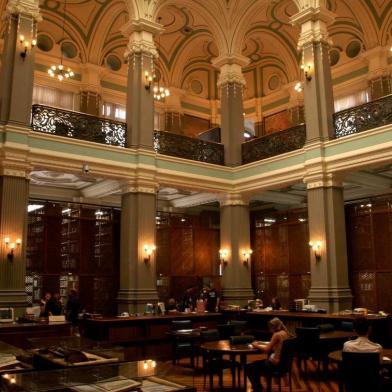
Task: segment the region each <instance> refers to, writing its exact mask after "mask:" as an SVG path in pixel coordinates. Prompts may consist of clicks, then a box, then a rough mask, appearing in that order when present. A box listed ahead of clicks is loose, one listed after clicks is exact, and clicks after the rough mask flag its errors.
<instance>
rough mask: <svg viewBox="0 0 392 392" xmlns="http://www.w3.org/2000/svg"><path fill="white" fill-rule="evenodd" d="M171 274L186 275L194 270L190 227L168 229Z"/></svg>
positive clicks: (191, 273)
mask: <svg viewBox="0 0 392 392" xmlns="http://www.w3.org/2000/svg"><path fill="white" fill-rule="evenodd" d="M170 244H171V245H170V250H171V252H170V253H171V260H170V261H171V275H177V276H188V275H193V274H194V272H195V265H194V257H193V230H192V228H187V227H184V228H178V227H173V228H172V229H171V231H170Z"/></svg>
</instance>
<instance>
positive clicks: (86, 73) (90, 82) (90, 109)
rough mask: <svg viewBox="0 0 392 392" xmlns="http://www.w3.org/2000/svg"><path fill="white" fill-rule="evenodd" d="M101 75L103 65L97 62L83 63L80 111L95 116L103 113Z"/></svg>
mask: <svg viewBox="0 0 392 392" xmlns="http://www.w3.org/2000/svg"><path fill="white" fill-rule="evenodd" d="M101 76H102V67H99V66H98V65H95V64H83V67H82V85H81V92H80V94H79V98H80V111H81V112H83V113H87V114H91V115H93V116H100V115H101V105H102V102H101V90H102V88H101Z"/></svg>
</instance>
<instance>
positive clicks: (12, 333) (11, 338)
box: [0, 322, 71, 349]
mask: <svg viewBox="0 0 392 392" xmlns="http://www.w3.org/2000/svg"><path fill="white" fill-rule="evenodd" d="M70 335H71V324H70V323H67V322H65V323H48V322H32V323H21V324H19V323H0V340H1V341H3V342H6V343H9V344H12V345H14V346H16V347H20V348H23V349H29V348H31V347H32V345H31V344H30V342H29V341H28V339H30V338H39V337H48V336H70Z"/></svg>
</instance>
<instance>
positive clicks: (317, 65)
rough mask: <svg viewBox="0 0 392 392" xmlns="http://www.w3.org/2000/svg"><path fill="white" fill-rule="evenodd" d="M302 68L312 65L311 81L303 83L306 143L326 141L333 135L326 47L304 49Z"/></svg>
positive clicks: (324, 45)
mask: <svg viewBox="0 0 392 392" xmlns="http://www.w3.org/2000/svg"><path fill="white" fill-rule="evenodd" d="M303 55H304V66H305V69H306V66H307V64H312V69H311V70H310V73H309V74H310V75H311V77H312V79H311V80H310V81H307V80H306V79H305V81H304V84H305V86H304V101H305V120H306V136H307V141H312V140H317V139H322V140H328V139H330V138H331V137H333V135H334V125H333V113H334V102H333V89H332V78H331V67H330V64H329V54H328V45H326V44H325V43H321V42H318V43H313V44H312V45H310V46H308V47H306V48H304V54H303Z"/></svg>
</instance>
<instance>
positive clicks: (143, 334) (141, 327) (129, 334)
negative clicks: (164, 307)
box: [81, 313, 222, 360]
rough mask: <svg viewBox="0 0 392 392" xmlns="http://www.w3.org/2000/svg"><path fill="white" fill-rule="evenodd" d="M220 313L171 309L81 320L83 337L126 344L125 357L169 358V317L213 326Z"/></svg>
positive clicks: (207, 326)
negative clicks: (162, 312) (159, 313)
mask: <svg viewBox="0 0 392 392" xmlns="http://www.w3.org/2000/svg"><path fill="white" fill-rule="evenodd" d="M221 317H222V315H221V313H174V314H170V315H165V316H140V317H121V318H119V317H105V318H102V319H85V320H82V321H81V330H82V333H83V335H84V336H85V337H87V338H89V339H93V340H98V341H105V342H110V343H112V344H122V345H125V346H126V347H127V357H126V359H128V360H136V359H144V358H153V359H170V358H171V353H172V350H171V348H172V346H171V337H170V336H169V335H168V333H170V332H171V331H172V321H173V320H191V321H192V325H193V328H194V329H198V328H200V327H206V328H216V326H217V325H218V322H220V320H221Z"/></svg>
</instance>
